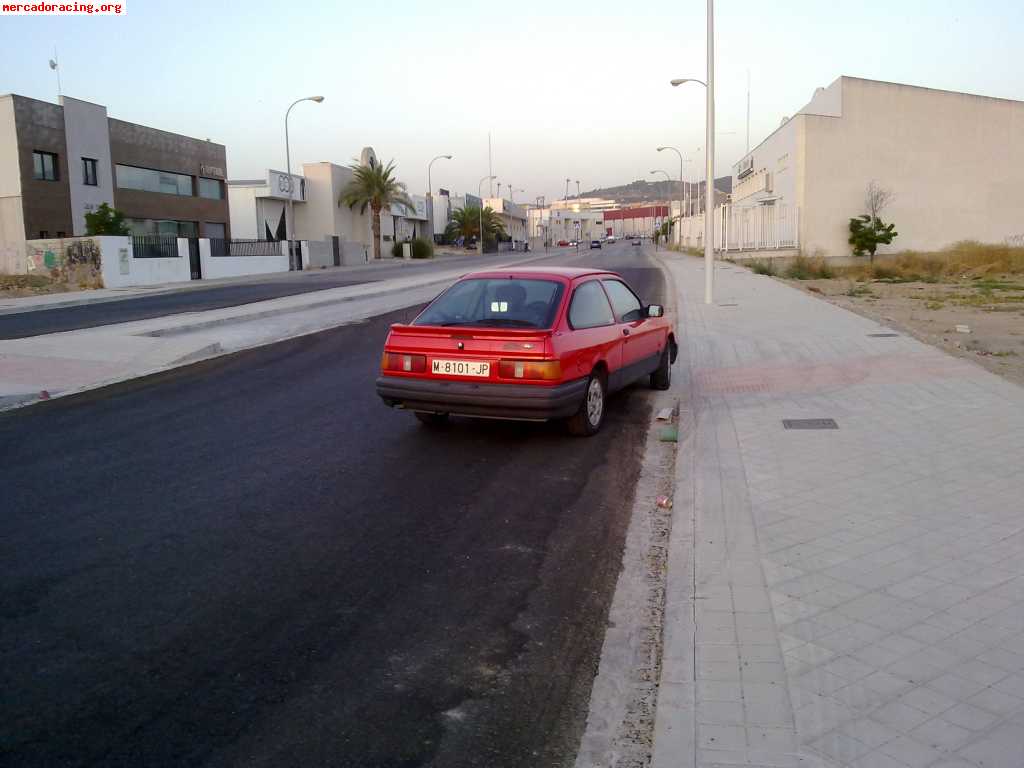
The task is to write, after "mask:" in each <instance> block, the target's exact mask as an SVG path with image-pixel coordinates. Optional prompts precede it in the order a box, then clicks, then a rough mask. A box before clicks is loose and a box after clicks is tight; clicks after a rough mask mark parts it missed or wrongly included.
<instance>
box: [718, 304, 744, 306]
mask: <svg viewBox="0 0 1024 768" xmlns="http://www.w3.org/2000/svg"><path fill="white" fill-rule="evenodd" d="M718 306H720V307H738V306H739V304H719V305H718Z"/></svg>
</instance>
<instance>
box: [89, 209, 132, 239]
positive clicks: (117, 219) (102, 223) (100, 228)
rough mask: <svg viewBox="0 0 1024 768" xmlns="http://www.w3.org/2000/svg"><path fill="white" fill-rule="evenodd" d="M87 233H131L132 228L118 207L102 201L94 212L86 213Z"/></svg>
mask: <svg viewBox="0 0 1024 768" xmlns="http://www.w3.org/2000/svg"><path fill="white" fill-rule="evenodd" d="M85 234H87V235H130V234H131V230H130V229H128V225H127V224H125V223H124V214H123V213H121V212H120V211H119V210H117V208H111V207H110V206H109V205H107V204H106V203H102V204H101V205H100V207H99V208H97V209H96V210H95V211H93V212H92V213H87V214H85Z"/></svg>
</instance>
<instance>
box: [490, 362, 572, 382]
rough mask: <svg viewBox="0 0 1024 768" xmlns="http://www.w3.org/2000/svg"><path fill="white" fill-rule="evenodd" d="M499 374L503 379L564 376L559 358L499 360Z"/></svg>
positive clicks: (546, 379)
mask: <svg viewBox="0 0 1024 768" xmlns="http://www.w3.org/2000/svg"><path fill="white" fill-rule="evenodd" d="M498 375H499V376H500V377H501V378H503V379H533V380H535V381H536V380H543V381H554V380H557V379H560V378H562V364H561V363H559V362H558V361H557V360H499V361H498Z"/></svg>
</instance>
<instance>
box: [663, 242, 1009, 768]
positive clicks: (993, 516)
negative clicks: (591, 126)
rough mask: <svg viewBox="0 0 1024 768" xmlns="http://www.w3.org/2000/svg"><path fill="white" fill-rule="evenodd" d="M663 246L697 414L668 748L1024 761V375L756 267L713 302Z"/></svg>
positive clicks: (860, 762)
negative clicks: (811, 423)
mask: <svg viewBox="0 0 1024 768" xmlns="http://www.w3.org/2000/svg"><path fill="white" fill-rule="evenodd" d="M665 261H666V263H667V265H668V267H669V269H670V270H671V272H672V274H673V276H674V280H675V283H676V286H677V289H678V291H679V293H680V302H681V311H680V318H679V319H680V323H681V325H682V326H683V331H684V333H685V347H686V353H685V354H684V355H682V356H681V358H680V361H679V362H678V365H679V366H680V369H681V370H680V371H679V374H680V375H682V376H684V377H687V378H688V380H689V398H688V400H689V402H688V407H689V409H690V412H689V419H690V422H691V423H692V424H693V428H692V429H691V430H690V431H689V433H688V434H686V435H685V441H684V442H683V443H682V444H681V445H680V451H679V473H678V483H679V485H678V487H677V491H676V499H675V500H676V504H675V510H676V511H675V517H674V521H673V532H672V541H671V543H670V563H669V576H668V578H669V590H668V594H667V596H666V627H665V649H664V663H663V676H662V681H661V688H660V694H659V701H658V711H657V721H656V737H655V750H654V757H653V766H654V768H682V767H683V766H694V765H697V766H713V765H763V766H854V767H856V768H874V767H879V768H889V767H893V768H923V767H924V766H943V767H944V768H953V767H954V766H976V767H978V768H1020V767H1021V766H1024V471H1022V469H1024V389H1022V388H1020V387H1018V386H1016V385H1014V384H1011V383H1009V382H1007V381H1004V380H1002V379H1000V378H998V377H996V376H995V375H994V374H991V373H989V372H987V371H985V370H983V369H981V368H980V367H977V366H975V365H973V364H972V363H970V362H967V361H963V360H958V359H956V358H953V357H950V356H948V355H946V354H944V353H942V352H941V351H939V350H937V349H935V348H933V347H929V346H927V345H925V344H922V343H920V342H918V341H916V340H914V339H912V338H909V337H906V336H902V335H900V336H896V337H889V336H874V335H872V334H879V333H886V332H889V329H887V328H884V327H882V326H880V325H878V324H877V323H875V322H873V321H870V320H867V319H865V318H862V317H860V316H857V315H854V314H852V313H849V312H846V311H845V310H842V309H839V308H838V307H835V306H833V305H831V304H828V303H826V302H824V301H820V300H817V299H815V298H814V297H812V296H809V295H806V294H803V293H801V292H799V291H796V290H794V289H792V288H790V287H788V286H786V285H784V284H782V283H780V282H777V281H774V280H772V279H771V278H768V277H763V276H759V275H754V274H753V273H751V272H749V271H747V270H746V269H743V268H742V267H738V266H733V265H729V264H720V265H719V266H718V267H717V268H716V281H717V291H716V304H714V305H711V306H706V305H704V304H703V303H702V298H703V296H702V293H703V277H704V273H703V265H702V262H701V261H699V260H697V259H691V258H687V257H681V256H677V255H673V256H668V257H666V259H665ZM686 405H687V404H684V407H686ZM808 418H810V419H823V418H831V419H834V420H835V421H836V423H837V425H838V429H827V430H806V429H791V430H786V429H784V428H783V424H782V420H783V419H808Z"/></svg>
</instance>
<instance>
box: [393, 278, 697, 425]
mask: <svg viewBox="0 0 1024 768" xmlns="http://www.w3.org/2000/svg"><path fill="white" fill-rule="evenodd" d="M676 351H677V347H676V331H675V324H674V322H672V321H670V320H669V319H668V318H666V317H665V313H664V309H663V308H662V307H661V306H660V305H658V304H644V303H643V302H642V301H641V300H640V298H639V297H638V296H637V295H636V293H635V292H634V291H633V290H632V289H631V288H630V287H629V285H627V284H626V281H625V280H623V278H622V277H621V276H620V275H618V274H616V273H614V272H607V271H603V270H596V269H581V268H559V267H548V268H534V269H529V268H527V269H521V270H517V269H513V270H508V271H486V272H473V273H470V274H468V275H466V276H465V277H463V278H462V279H460V280H459V281H458V282H456V283H455V284H454V285H452V286H451V287H450V288H449V289H448V290H446V291H445V292H444V293H442V294H441V295H440V296H438V297H437V298H436V299H434V301H432V302H431V303H430V304H429V305H428V306H427V307H426V309H424V310H423V311H422V312H421V313H420V314H419V315H418V316H417V317H416V319H415V320H413V321H412V322H411V323H409V324H404V323H396V324H394V325H392V326H391V329H390V331H389V332H388V336H387V339H386V341H385V342H384V354H383V358H382V360H381V373H380V376H379V377H378V378H377V382H376V387H377V394H378V395H379V396H380V398H381V399H382V400H383V401H384V403H385V404H386V405H388V406H390V407H394V408H401V409H404V410H408V411H412V412H413V413H414V414H415V415H416V417H417V418H418V419H419V420H420V421H421V422H423V423H424V424H427V425H431V426H438V425H442V424H445V423H446V422H447V421H448V417H449V416H475V417H484V418H497V419H516V420H525V421H546V420H549V419H565V420H566V424H567V425H568V429H569V431H570V432H571V433H572V434H576V435H593V434H595V433H596V432H597V431H598V430H599V429H600V428H601V425H602V424H603V423H604V418H605V412H606V399H607V396H608V395H609V394H610V393H611V392H614V391H616V390H618V389H621V388H623V387H625V386H627V385H629V384H631V383H633V382H634V381H637V380H638V379H642V378H647V379H649V381H650V385H651V386H652V387H654V388H655V389H668V387H669V385H670V383H671V379H672V362H673V361H674V360H675V357H676Z"/></svg>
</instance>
